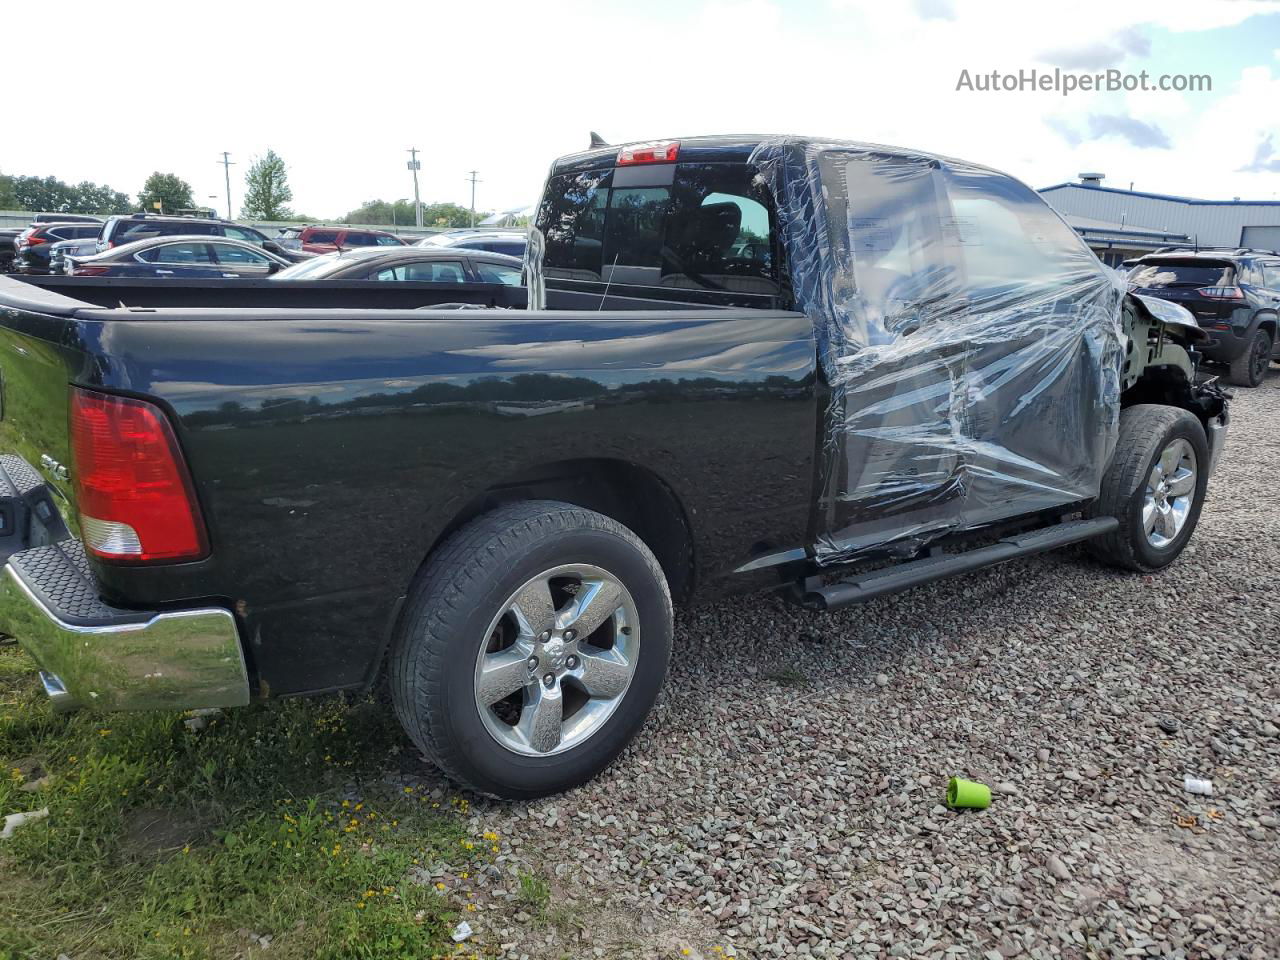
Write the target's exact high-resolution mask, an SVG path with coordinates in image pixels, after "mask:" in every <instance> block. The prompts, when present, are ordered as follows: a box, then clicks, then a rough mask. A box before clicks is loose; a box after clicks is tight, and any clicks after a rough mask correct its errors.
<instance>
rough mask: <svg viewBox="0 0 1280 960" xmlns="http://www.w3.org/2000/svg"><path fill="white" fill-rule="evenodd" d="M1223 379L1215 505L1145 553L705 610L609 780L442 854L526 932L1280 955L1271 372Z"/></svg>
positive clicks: (574, 947) (652, 947)
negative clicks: (843, 598)
mask: <svg viewBox="0 0 1280 960" xmlns="http://www.w3.org/2000/svg"><path fill="white" fill-rule="evenodd" d="M1235 392H1236V400H1235V404H1234V407H1233V417H1234V420H1233V424H1232V428H1231V438H1230V442H1229V444H1228V448H1227V454H1226V458H1225V462H1224V463H1223V465H1222V466H1221V468H1220V470H1219V472H1218V474H1217V476H1215V477H1214V479H1213V482H1212V484H1211V486H1210V502H1209V504H1208V505H1207V506H1206V510H1205V514H1204V517H1203V519H1202V521H1201V524H1200V528H1199V531H1198V532H1197V534H1196V537H1195V539H1194V540H1193V542H1192V546H1191V547H1190V548H1189V549H1188V551H1187V552H1186V553H1185V554H1184V555H1183V558H1182V559H1181V560H1180V561H1179V562H1178V563H1177V564H1175V565H1174V567H1173V568H1171V569H1170V570H1168V571H1166V572H1164V573H1163V574H1160V575H1158V576H1154V577H1143V576H1134V575H1124V574H1120V573H1117V572H1114V571H1110V570H1106V569H1103V568H1101V567H1099V566H1097V565H1095V564H1094V563H1092V562H1091V561H1090V560H1088V559H1087V558H1086V557H1085V555H1084V553H1083V551H1082V550H1074V551H1065V552H1059V553H1057V554H1053V555H1049V556H1045V557H1040V558H1036V559H1032V560H1029V561H1025V562H1015V563H1010V564H1006V565H1004V566H1000V567H996V568H994V569H992V570H989V571H986V572H980V573H976V574H972V575H969V576H966V577H962V578H959V579H955V580H951V581H948V582H944V583H940V584H937V585H934V586H932V587H928V588H924V589H920V590H916V591H914V592H912V593H908V594H904V595H901V596H898V597H893V598H888V599H884V600H880V601H877V602H874V603H871V604H869V605H866V606H863V607H855V608H852V609H848V610H845V611H842V612H839V613H833V614H824V615H813V614H809V613H805V612H803V611H800V610H796V609H792V608H788V607H786V606H784V605H782V604H781V603H779V602H777V601H775V600H774V599H771V598H748V599H744V600H736V601H730V602H725V603H720V604H717V605H714V606H707V607H700V608H695V609H693V610H690V611H686V612H685V613H684V615H683V616H682V617H681V619H680V622H679V623H678V624H677V637H676V647H675V650H676V653H675V657H674V660H673V663H672V671H671V675H670V677H669V679H668V682H667V690H666V693H665V694H664V697H663V699H662V701H661V702H660V704H659V707H658V709H657V711H656V713H655V715H654V717H653V719H652V720H651V721H650V723H649V724H648V725H647V726H646V728H645V730H644V732H643V733H642V735H641V736H640V737H639V738H638V740H637V741H636V743H635V744H634V745H633V746H632V747H631V749H630V750H628V751H627V753H626V754H624V756H623V757H622V759H621V760H620V761H619V762H618V763H617V764H615V765H614V767H613V768H611V769H610V770H609V771H608V772H607V773H606V774H605V775H604V776H603V777H601V778H600V779H599V780H597V781H596V782H594V783H592V784H589V785H588V786H586V787H584V788H582V789H579V790H577V791H574V792H573V793H571V794H567V795H564V796H561V797H556V798H552V799H549V800H544V801H540V802H537V803H532V804H522V805H504V804H498V803H493V802H489V801H483V800H479V799H475V798H471V799H470V816H471V817H472V818H473V819H474V821H475V823H474V826H475V828H476V829H477V831H479V830H492V831H495V832H497V833H498V834H499V836H500V838H501V839H500V849H501V851H502V852H501V854H500V856H499V857H498V862H497V864H495V866H494V867H491V868H490V870H489V872H488V874H487V875H485V876H482V877H480V878H471V879H469V880H468V879H465V878H463V879H459V878H458V877H454V876H450V871H449V870H448V869H447V868H446V867H440V868H439V869H438V870H437V876H439V877H443V878H445V879H446V880H448V881H449V886H450V889H455V888H459V887H467V888H469V889H470V890H471V891H472V894H473V896H474V898H475V902H476V903H477V904H478V909H477V911H476V912H475V913H474V914H469V916H470V917H471V918H472V926H473V927H475V928H476V931H477V934H476V937H477V939H479V940H480V941H482V942H483V943H485V944H488V945H489V949H491V950H494V951H495V952H497V953H499V955H506V956H510V957H515V958H519V957H522V956H526V955H527V956H529V957H552V956H554V957H559V956H565V955H568V956H573V957H575V958H576V957H581V956H593V955H594V956H607V957H615V956H634V957H653V956H681V955H686V954H683V953H682V951H687V955H688V956H695V957H696V956H702V957H716V956H720V955H723V954H730V953H736V954H737V955H738V956H747V957H755V956H760V957H768V956H793V955H812V956H826V957H842V956H886V955H887V956H891V957H899V956H910V957H916V956H921V957H940V958H941V957H946V958H950V957H975V958H977V957H982V958H990V960H1000V958H1008V957H1021V956H1030V957H1057V956H1063V957H1094V956H1098V957H1112V956H1115V957H1118V956H1159V957H1205V956H1209V957H1224V956H1226V957H1237V956H1241V957H1256V958H1274V957H1280V823H1278V822H1277V817H1278V816H1280V730H1277V727H1278V726H1280V672H1278V671H1277V666H1276V665H1277V662H1280V660H1278V658H1280V591H1277V590H1276V588H1275V586H1274V584H1275V582H1276V574H1277V571H1280V511H1277V510H1276V506H1277V504H1278V503H1280V494H1278V493H1277V488H1276V480H1275V478H1276V477H1277V476H1280V370H1278V369H1277V368H1275V367H1273V368H1272V373H1271V376H1270V377H1269V378H1268V380H1267V381H1266V383H1265V384H1264V386H1263V387H1261V388H1259V389H1257V390H1252V391H1249V390H1236V391H1235ZM951 775H962V776H969V777H972V778H974V779H977V780H981V781H983V782H985V783H988V784H991V785H992V786H993V788H994V790H995V792H996V796H995V797H994V800H993V802H992V805H991V807H990V809H988V810H986V811H981V812H973V811H968V812H959V813H957V812H951V811H948V810H947V809H945V808H944V807H943V806H942V799H943V796H944V792H945V785H946V780H947V778H948V777H949V776H951ZM1186 775H1192V776H1196V777H1202V778H1211V779H1212V780H1213V784H1214V796H1212V797H1198V796H1192V795H1190V794H1188V793H1185V792H1184V790H1183V778H1184V776H1186ZM410 779H415V780H416V781H417V782H419V783H421V784H423V785H424V786H426V787H427V788H429V789H437V790H439V791H441V793H442V794H449V793H450V788H449V786H448V784H447V783H446V782H445V781H443V780H441V779H440V778H439V777H438V776H437V775H435V774H434V773H432V772H430V771H429V770H422V771H420V772H417V773H416V774H415V775H411V777H410ZM517 872H525V873H529V874H533V875H541V876H542V877H543V878H545V879H546V880H547V881H548V889H549V899H548V900H547V901H546V903H545V904H535V903H533V902H532V901H531V898H530V897H529V896H528V890H527V889H526V890H525V895H524V896H523V898H522V896H521V889H520V884H519V882H518V878H517ZM526 882H528V881H527V878H526Z"/></svg>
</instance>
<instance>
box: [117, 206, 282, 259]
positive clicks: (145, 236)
mask: <svg viewBox="0 0 1280 960" xmlns="http://www.w3.org/2000/svg"><path fill="white" fill-rule="evenodd" d="M165 236H184V237H191V236H208V237H230V238H231V239H232V240H243V241H245V242H246V243H255V244H257V245H258V246H260V247H262V249H264V250H266V251H267V252H268V253H274V254H276V255H278V256H283V257H285V259H287V260H290V261H294V260H297V259H302V258H301V257H298V256H297V255H296V251H290V252H289V253H286V252H285V250H284V248H283V247H281V246H280V244H278V243H276V242H275V241H274V240H268V239H267V238H266V237H265V236H264V235H263V234H261V233H259V232H258V231H257V230H255V229H253V227H242V226H241V225H240V224H238V223H231V222H230V221H229V220H208V219H202V218H200V217H164V216H155V215H154V214H150V213H133V214H128V215H126V216H119V217H111V218H109V219H108V220H107V222H106V223H104V224H103V225H102V232H101V233H100V234H99V235H98V252H99V253H102V252H103V251H105V250H110V249H111V248H112V247H118V246H120V245H121V244H125V243H133V242H134V241H135V240H150V239H151V238H152V237H165ZM290 254H293V255H292V256H291V255H290Z"/></svg>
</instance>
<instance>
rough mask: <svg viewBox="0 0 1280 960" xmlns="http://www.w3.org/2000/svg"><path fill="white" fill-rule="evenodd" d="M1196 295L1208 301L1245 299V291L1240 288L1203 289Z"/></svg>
mask: <svg viewBox="0 0 1280 960" xmlns="http://www.w3.org/2000/svg"><path fill="white" fill-rule="evenodd" d="M1196 293H1198V294H1200V296H1202V297H1205V298H1206V299H1208V300H1243V299H1244V291H1243V290H1241V289H1240V288H1239V287H1201V288H1200V289H1199V290H1197V291H1196Z"/></svg>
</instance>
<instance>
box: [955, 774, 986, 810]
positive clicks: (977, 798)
mask: <svg viewBox="0 0 1280 960" xmlns="http://www.w3.org/2000/svg"><path fill="white" fill-rule="evenodd" d="M947 806H948V807H951V808H952V809H953V810H958V809H969V810H985V809H987V807H989V806H991V788H990V787H988V786H987V785H986V784H985V783H978V782H977V781H976V780H965V779H963V778H962V777H952V778H951V782H950V783H948V784H947Z"/></svg>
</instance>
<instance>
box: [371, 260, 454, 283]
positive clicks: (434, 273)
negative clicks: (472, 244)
mask: <svg viewBox="0 0 1280 960" xmlns="http://www.w3.org/2000/svg"><path fill="white" fill-rule="evenodd" d="M370 279H372V280H384V281H393V282H396V281H398V282H416V283H466V282H467V275H466V273H465V272H464V271H463V269H462V263H461V262H460V261H457V260H422V261H418V262H416V263H402V264H400V265H398V266H395V267H387V268H385V269H383V270H379V271H377V272H376V273H374V274H373V275H372V277H370Z"/></svg>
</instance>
